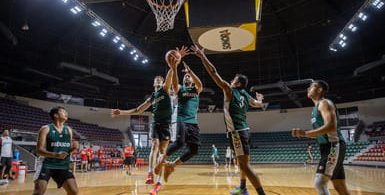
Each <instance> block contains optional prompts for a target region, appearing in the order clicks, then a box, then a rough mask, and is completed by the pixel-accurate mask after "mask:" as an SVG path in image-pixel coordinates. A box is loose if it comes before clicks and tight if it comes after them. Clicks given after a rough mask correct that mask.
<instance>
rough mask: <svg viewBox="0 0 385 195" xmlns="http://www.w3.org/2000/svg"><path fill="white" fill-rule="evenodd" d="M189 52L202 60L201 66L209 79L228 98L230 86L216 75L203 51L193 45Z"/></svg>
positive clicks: (213, 67)
mask: <svg viewBox="0 0 385 195" xmlns="http://www.w3.org/2000/svg"><path fill="white" fill-rule="evenodd" d="M191 50H192V51H193V52H194V54H195V55H196V56H198V57H199V58H200V59H201V60H202V63H203V66H204V67H205V69H206V71H207V72H208V73H209V75H210V77H211V78H212V79H213V80H214V82H215V84H217V86H218V87H220V88H221V89H222V90H223V92H224V93H225V95H226V97H230V94H231V88H230V84H229V83H228V82H226V81H225V80H223V79H222V77H221V76H220V75H219V74H218V72H217V69H216V68H215V66H214V65H213V64H212V63H211V62H210V61H209V60H208V59H207V56H206V55H205V54H204V49H200V48H199V47H198V46H196V45H194V46H192V47H191Z"/></svg>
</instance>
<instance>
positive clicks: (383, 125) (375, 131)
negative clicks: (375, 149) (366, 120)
mask: <svg viewBox="0 0 385 195" xmlns="http://www.w3.org/2000/svg"><path fill="white" fill-rule="evenodd" d="M365 133H366V134H367V135H369V136H370V137H372V138H374V139H372V140H376V137H385V121H377V122H374V123H373V124H371V125H368V127H367V129H366V131H365Z"/></svg>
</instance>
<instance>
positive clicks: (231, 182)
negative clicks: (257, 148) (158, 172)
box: [0, 165, 385, 195]
mask: <svg viewBox="0 0 385 195" xmlns="http://www.w3.org/2000/svg"><path fill="white" fill-rule="evenodd" d="M253 167H254V169H255V171H256V172H257V174H258V175H259V176H260V178H261V180H262V182H263V185H264V188H265V191H266V192H267V194H287V195H306V194H316V192H315V190H314V189H313V179H314V172H315V166H310V165H309V166H307V167H305V166H303V165H253ZM345 170H346V176H347V184H348V187H349V189H350V190H351V194H357V195H361V194H362V195H364V194H368V195H372V194H373V195H374V194H385V169H384V168H382V169H381V168H368V167H356V166H347V167H345ZM145 174H146V167H143V168H140V169H138V170H136V171H135V173H134V174H133V175H132V176H128V175H126V174H125V172H122V171H121V170H120V169H119V170H118V169H116V170H109V171H95V172H88V173H76V179H77V182H78V185H79V188H80V194H86V195H94V194H95V195H104V194H111V195H137V194H148V192H149V191H150V190H151V189H152V186H149V185H145V184H144V177H145ZM32 176H33V174H28V175H27V177H26V179H25V181H24V182H22V181H13V182H11V183H10V184H8V185H7V186H0V194H7V195H13V194H15V195H16V194H20V195H25V194H31V192H32V188H33V181H32ZM238 184H239V181H238V173H236V172H235V171H234V169H230V170H229V169H225V168H224V167H223V166H221V167H220V168H219V169H214V168H213V167H212V166H209V165H200V166H197V165H196V166H193V165H184V166H181V167H178V168H177V169H176V172H174V173H173V175H172V176H171V177H170V179H169V182H168V183H165V184H164V185H163V188H162V190H161V191H160V193H159V194H161V195H174V194H183V195H202V194H208V195H226V194H229V191H230V190H231V189H232V188H233V187H234V186H237V185H238ZM248 189H249V193H250V194H256V193H254V191H253V188H252V186H250V183H248ZM330 189H332V186H330ZM331 192H332V194H336V192H335V191H334V190H331ZM46 194H49V195H51V194H52V195H56V194H65V192H64V190H61V189H60V190H59V189H56V185H55V183H54V182H53V181H51V182H50V184H49V189H48V190H47V193H46Z"/></svg>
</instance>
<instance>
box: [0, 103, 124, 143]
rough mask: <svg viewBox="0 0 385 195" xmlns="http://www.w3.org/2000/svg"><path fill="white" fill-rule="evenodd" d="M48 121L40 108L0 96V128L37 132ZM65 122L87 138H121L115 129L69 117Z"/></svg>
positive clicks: (107, 139)
mask: <svg viewBox="0 0 385 195" xmlns="http://www.w3.org/2000/svg"><path fill="white" fill-rule="evenodd" d="M49 123H51V120H50V118H49V115H48V113H47V112H45V111H43V110H42V109H39V108H35V107H32V106H29V105H26V104H22V103H17V102H15V101H13V100H9V99H5V98H0V129H19V130H23V131H29V132H37V131H38V130H39V129H40V128H41V126H42V125H45V124H49ZM67 124H68V125H69V126H70V127H72V128H73V129H75V130H76V131H77V132H78V133H80V134H81V135H83V136H85V137H86V138H87V139H89V140H103V141H121V140H122V134H121V132H120V131H119V130H117V129H109V128H105V127H100V126H98V125H95V124H89V123H84V122H81V121H80V120H75V119H69V120H68V121H67Z"/></svg>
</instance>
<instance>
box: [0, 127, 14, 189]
mask: <svg viewBox="0 0 385 195" xmlns="http://www.w3.org/2000/svg"><path fill="white" fill-rule="evenodd" d="M0 141H1V143H0V144H1V156H0V159H1V161H0V167H1V177H0V185H3V184H8V183H9V181H8V178H9V177H10V176H11V175H12V174H11V173H12V156H13V155H12V138H11V137H10V136H9V131H8V130H7V129H5V130H4V131H3V134H2V136H1V139H0ZM5 174H6V175H7V178H6V179H4V175H5Z"/></svg>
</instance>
